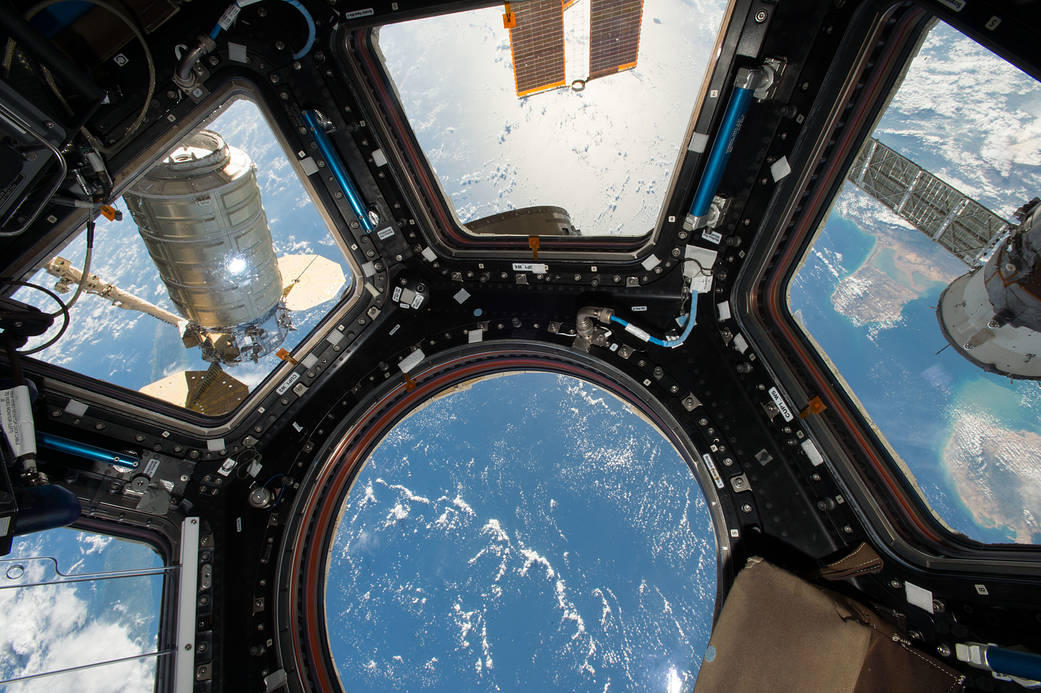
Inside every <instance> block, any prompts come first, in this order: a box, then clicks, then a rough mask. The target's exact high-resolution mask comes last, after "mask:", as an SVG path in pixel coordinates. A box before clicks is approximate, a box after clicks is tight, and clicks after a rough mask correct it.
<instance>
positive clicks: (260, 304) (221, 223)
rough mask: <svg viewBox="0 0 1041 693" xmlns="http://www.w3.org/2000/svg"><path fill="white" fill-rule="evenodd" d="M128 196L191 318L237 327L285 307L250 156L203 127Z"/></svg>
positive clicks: (164, 276)
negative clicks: (280, 303)
mask: <svg viewBox="0 0 1041 693" xmlns="http://www.w3.org/2000/svg"><path fill="white" fill-rule="evenodd" d="M123 197H124V199H125V200H126V203H127V207H128V208H129V209H130V213H131V214H133V216H134V221H135V222H137V226H138V230H139V231H140V233H141V237H142V238H143V239H144V241H145V246H146V247H147V248H148V252H149V253H150V254H151V256H152V259H153V260H154V261H155V264H156V266H157V267H158V268H159V273H160V275H161V276H162V279H163V282H164V283H165V284H166V287H167V289H168V290H169V292H170V298H171V299H172V300H173V302H174V304H175V305H176V306H177V309H178V310H179V311H180V313H181V314H182V315H183V316H184V317H185V318H187V319H188V320H190V321H191V322H193V323H195V324H197V325H199V326H201V327H204V328H207V329H231V328H233V327H236V326H241V325H244V324H247V323H252V322H255V321H258V320H262V319H264V318H265V317H267V316H268V315H270V314H271V312H272V311H273V310H274V309H275V307H276V306H277V305H278V302H279V299H280V298H281V295H282V278H281V276H280V275H279V271H278V263H277V261H276V259H275V251H274V247H273V245H272V241H271V232H270V230H269V229H268V224H267V217H266V216H265V214H264V208H263V205H262V204H261V199H260V188H259V186H258V185H257V176H256V170H255V167H254V165H253V162H252V161H250V159H249V156H248V155H247V154H246V153H245V152H243V151H242V150H240V149H236V148H235V147H229V146H228V145H227V144H226V143H225V142H224V140H223V139H222V138H221V137H220V135H218V134H217V133H215V132H211V131H208V130H202V131H200V132H197V133H195V134H194V135H192V136H191V137H190V138H188V139H187V140H186V141H185V142H183V143H182V144H181V146H179V147H178V148H177V149H176V150H174V152H173V153H171V154H170V156H169V157H167V158H166V159H164V160H163V161H162V162H160V163H159V164H157V165H156V166H154V167H152V169H151V170H150V171H149V172H148V173H147V174H145V176H144V177H143V178H142V179H141V180H140V181H138V182H137V183H136V184H135V185H134V186H133V188H132V189H131V190H130V191H129V192H127V193H126V194H125V195H124V196H123Z"/></svg>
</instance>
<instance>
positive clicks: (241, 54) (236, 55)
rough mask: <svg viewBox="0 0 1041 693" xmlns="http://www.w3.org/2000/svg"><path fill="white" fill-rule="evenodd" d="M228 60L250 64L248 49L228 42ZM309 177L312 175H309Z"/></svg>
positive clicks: (316, 167) (239, 44) (316, 169)
mask: <svg viewBox="0 0 1041 693" xmlns="http://www.w3.org/2000/svg"><path fill="white" fill-rule="evenodd" d="M228 59H229V60H234V61H235V62H237V63H248V62H249V58H248V57H246V47H245V46H244V45H243V44H241V43H232V42H231V41H228ZM314 170H315V171H316V172H317V171H318V166H315V168H314ZM307 175H311V174H310V173H308V174H307Z"/></svg>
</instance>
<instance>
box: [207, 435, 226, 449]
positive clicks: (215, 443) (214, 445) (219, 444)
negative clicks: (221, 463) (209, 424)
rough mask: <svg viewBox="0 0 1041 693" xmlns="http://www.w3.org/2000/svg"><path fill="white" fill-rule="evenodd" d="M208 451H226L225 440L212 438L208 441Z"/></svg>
mask: <svg viewBox="0 0 1041 693" xmlns="http://www.w3.org/2000/svg"><path fill="white" fill-rule="evenodd" d="M206 449H207V450H209V451H211V452H217V451H218V450H223V449H224V439H223V438H210V439H209V440H207V441H206Z"/></svg>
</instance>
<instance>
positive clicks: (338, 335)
mask: <svg viewBox="0 0 1041 693" xmlns="http://www.w3.org/2000/svg"><path fill="white" fill-rule="evenodd" d="M325 341H327V342H329V343H330V344H332V345H333V346H336V345H337V344H339V343H340V342H342V341H343V332H340V331H339V330H333V331H332V332H330V333H329V334H327V335H326V336H325Z"/></svg>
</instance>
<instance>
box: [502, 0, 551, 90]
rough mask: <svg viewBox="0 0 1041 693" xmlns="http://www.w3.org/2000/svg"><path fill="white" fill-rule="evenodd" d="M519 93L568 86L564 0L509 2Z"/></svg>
mask: <svg viewBox="0 0 1041 693" xmlns="http://www.w3.org/2000/svg"><path fill="white" fill-rule="evenodd" d="M504 19H505V21H506V26H507V27H508V28H509V29H510V53H511V54H512V56H513V78H514V81H515V84H516V87H517V96H518V97H521V96H528V95H529V94H536V93H538V92H540V91H546V90H548V89H556V88H557V87H562V86H564V83H565V80H564V6H563V4H562V3H561V0H524V1H523V2H512V3H507V5H506V15H505V17H504Z"/></svg>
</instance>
